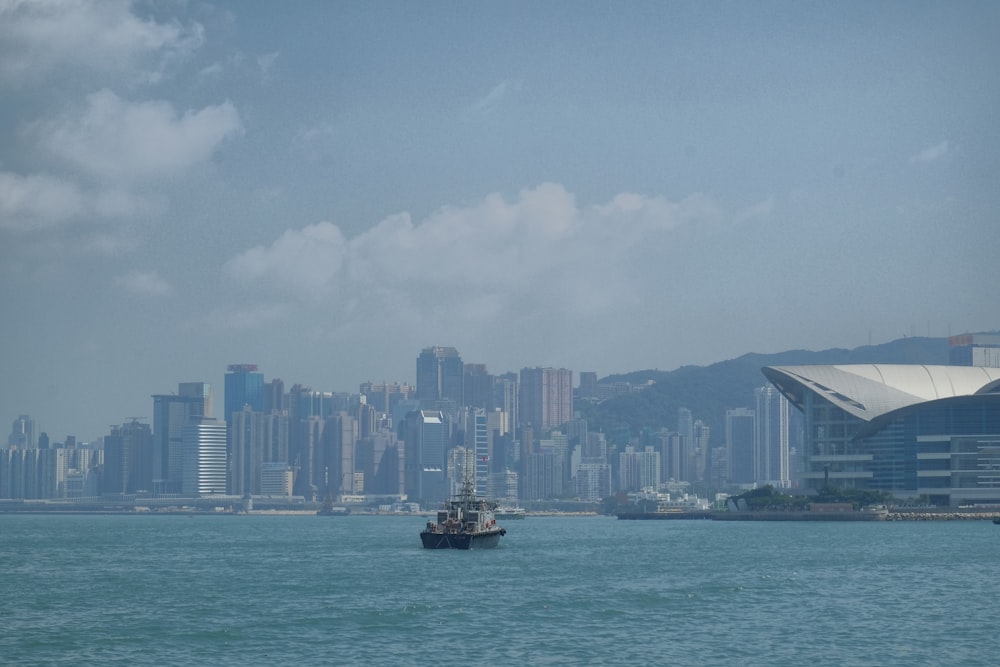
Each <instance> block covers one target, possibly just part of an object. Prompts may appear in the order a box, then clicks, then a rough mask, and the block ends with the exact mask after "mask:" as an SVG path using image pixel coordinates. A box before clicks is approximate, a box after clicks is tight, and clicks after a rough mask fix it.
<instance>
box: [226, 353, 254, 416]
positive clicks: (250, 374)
mask: <svg viewBox="0 0 1000 667" xmlns="http://www.w3.org/2000/svg"><path fill="white" fill-rule="evenodd" d="M225 390H226V394H225V397H224V398H223V402H224V404H225V410H226V411H225V414H223V419H225V420H226V421H227V422H228V421H229V420H230V419H232V417H233V413H234V412H239V411H241V410H242V409H243V407H244V406H246V405H249V406H250V409H251V410H253V411H254V412H263V411H264V374H263V373H260V372H258V371H257V365H256V364H231V365H230V366H229V367H228V368H227V372H226V387H225Z"/></svg>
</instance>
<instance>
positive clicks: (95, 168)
mask: <svg viewBox="0 0 1000 667" xmlns="http://www.w3.org/2000/svg"><path fill="white" fill-rule="evenodd" d="M34 130H35V132H36V133H38V134H40V135H41V136H40V138H39V142H40V143H41V145H42V146H44V147H45V148H46V149H48V151H49V152H50V153H52V154H53V155H55V156H57V157H58V158H60V159H62V160H64V161H66V162H68V163H69V164H72V165H74V166H77V167H80V168H82V169H84V170H86V171H87V172H89V173H90V174H93V175H96V176H99V177H106V178H111V179H114V180H121V181H132V180H135V179H143V178H154V177H160V176H169V175H173V174H178V173H181V172H183V171H184V170H185V169H188V168H190V167H192V166H194V165H196V164H198V163H201V162H204V161H206V160H208V159H209V158H210V157H211V155H212V154H213V153H214V152H215V150H216V149H217V148H218V146H219V144H220V143H221V142H222V141H223V140H224V139H226V138H227V137H229V136H232V135H234V134H240V133H242V131H243V125H242V122H241V120H240V116H239V113H238V112H237V111H236V108H235V107H234V106H233V105H232V103H230V102H228V101H227V102H224V103H222V104H219V105H216V106H209V107H205V108H204V109H200V110H197V111H194V110H188V111H186V112H184V113H183V114H178V113H177V112H176V111H175V110H174V108H173V106H172V105H171V104H170V103H168V102H164V101H151V102H135V103H133V102H128V101H126V100H123V99H122V98H120V97H118V96H117V95H116V94H115V93H113V92H111V91H110V90H107V89H105V90H101V91H99V92H96V93H93V94H91V95H89V96H88V97H87V105H86V109H85V111H84V112H83V114H82V115H81V116H79V117H73V116H64V117H62V118H60V119H57V120H54V121H49V122H45V123H40V124H36V125H35V127H34Z"/></svg>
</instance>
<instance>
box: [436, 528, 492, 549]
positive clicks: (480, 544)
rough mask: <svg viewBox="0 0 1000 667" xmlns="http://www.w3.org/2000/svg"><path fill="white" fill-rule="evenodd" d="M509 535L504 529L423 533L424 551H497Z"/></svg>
mask: <svg viewBox="0 0 1000 667" xmlns="http://www.w3.org/2000/svg"><path fill="white" fill-rule="evenodd" d="M506 533H507V531H506V530H504V529H503V528H501V529H499V530H489V531H485V532H482V533H432V532H430V531H427V530H425V531H421V533H420V541H421V542H422V543H423V545H424V549H495V548H496V547H498V546H500V538H501V537H502V536H503V535H505V534H506Z"/></svg>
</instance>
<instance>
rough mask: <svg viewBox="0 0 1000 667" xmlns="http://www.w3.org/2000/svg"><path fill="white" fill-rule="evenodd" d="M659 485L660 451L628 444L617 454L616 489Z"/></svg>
mask: <svg viewBox="0 0 1000 667" xmlns="http://www.w3.org/2000/svg"><path fill="white" fill-rule="evenodd" d="M659 486H660V453H659V452H658V451H656V450H655V449H654V448H653V447H646V448H644V449H643V450H642V451H638V450H636V448H635V447H632V446H628V447H626V448H625V451H624V452H621V453H619V454H618V491H641V490H642V489H647V488H651V489H656V488H659Z"/></svg>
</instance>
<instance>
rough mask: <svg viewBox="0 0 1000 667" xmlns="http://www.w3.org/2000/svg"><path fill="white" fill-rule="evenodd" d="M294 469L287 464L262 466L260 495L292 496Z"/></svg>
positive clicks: (275, 463)
mask: <svg viewBox="0 0 1000 667" xmlns="http://www.w3.org/2000/svg"><path fill="white" fill-rule="evenodd" d="M292 480H293V477H292V469H291V467H289V465H288V464H287V463H280V462H274V463H266V462H265V463H262V464H260V495H262V496H283V497H287V496H290V495H292Z"/></svg>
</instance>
